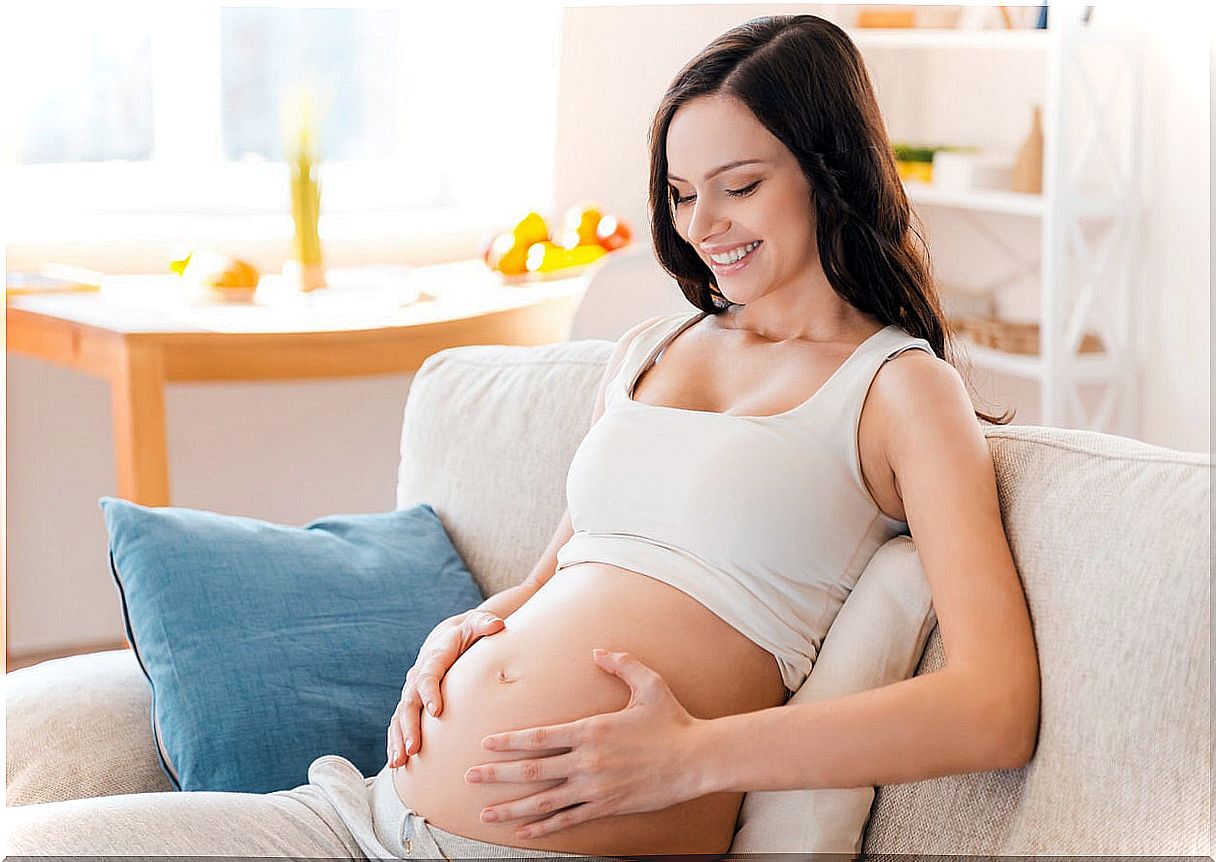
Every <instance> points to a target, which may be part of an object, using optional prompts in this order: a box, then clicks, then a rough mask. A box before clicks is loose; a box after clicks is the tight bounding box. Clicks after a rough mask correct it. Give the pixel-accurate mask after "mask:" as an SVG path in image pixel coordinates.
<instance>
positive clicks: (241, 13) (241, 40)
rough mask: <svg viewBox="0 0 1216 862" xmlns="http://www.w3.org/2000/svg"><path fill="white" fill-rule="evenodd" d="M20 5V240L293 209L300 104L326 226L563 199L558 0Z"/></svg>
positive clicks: (15, 96)
mask: <svg viewBox="0 0 1216 862" xmlns="http://www.w3.org/2000/svg"><path fill="white" fill-rule="evenodd" d="M21 6H22V7H25V8H23V9H21V10H20V11H11V10H9V11H7V12H6V13H5V14H6V16H7V20H6V22H5V24H4V26H3V27H0V29H3V30H7V31H8V33H7V34H6V35H4V36H2V37H0V39H3V41H4V43H5V44H4V45H3V46H0V47H3V48H4V49H5V56H4V57H3V58H0V63H3V64H4V67H5V68H4V74H5V76H6V78H7V79H8V80H10V81H12V80H20V82H21V86H19V87H10V88H9V90H10V99H9V104H8V109H7V111H6V116H5V120H6V122H5V129H6V131H5V141H4V149H3V169H4V174H5V177H4V179H5V181H6V182H5V198H6V205H7V208H8V209H9V212H10V216H12V218H11V219H10V222H11V224H12V226H13V228H14V230H13V231H12V235H13V237H14V238H15V239H16V240H17V241H20V238H21V235H22V231H23V229H24V227H25V226H26V225H28V224H38V223H40V224H42V225H43V226H44V227H45V226H47V225H49V226H50V227H51V228H52V229H53V228H54V225H56V224H58V223H60V222H63V221H65V220H68V219H70V218H71V217H73V216H90V215H92V216H97V215H148V216H155V215H161V214H163V215H168V216H172V215H174V214H182V215H189V216H191V217H195V218H197V217H207V216H211V217H214V218H217V219H222V218H225V217H231V216H234V215H265V216H268V217H269V216H272V215H284V214H286V212H287V209H286V207H287V201H288V191H287V169H286V165H285V164H284V162H283V155H284V151H285V150H284V146H285V142H286V141H287V140H288V129H287V127H286V126H285V116H286V109H287V106H288V105H289V104H291V103H292V99H294V98H296V97H297V96H298V95H299V94H300V93H301V92H307V93H308V95H309V98H310V99H311V101H312V102H313V104H314V105H316V106H318V109H319V116H318V135H317V143H318V150H319V156H320V158H321V182H322V211H323V214H328V215H330V216H343V215H351V214H367V213H375V212H382V213H389V212H396V213H407V212H410V211H418V212H422V211H438V210H447V211H466V210H467V211H469V212H471V213H472V212H475V213H479V214H484V213H489V212H504V211H508V210H509V211H517V210H520V209H521V208H523V209H527V208H536V207H545V206H548V205H549V202H550V201H551V200H552V194H553V178H552V171H553V146H554V140H553V139H554V135H555V128H556V118H555V112H556V102H557V60H558V46H557V41H558V30H559V25H560V15H561V7H560V5H558V4H557V3H556V2H553V3H547V4H537V5H536V6H529V7H527V11H526V12H525V11H522V9H521V7H516V6H514V5H513V4H486V5H484V6H483V5H477V6H476V7H462V6H460V5H458V4H456V5H452V6H443V5H441V4H412V3H411V4H384V3H380V4H377V3H375V2H371V3H344V2H341V0H337V2H328V3H325V4H310V3H307V2H303V3H301V2H296V3H280V2H273V0H270V2H262V3H258V4H256V5H254V4H241V3H213V2H185V3H180V4H179V3H130V2H128V3H125V4H124V3H110V4H98V5H94V6H81V5H77V4H74V3H73V4H71V5H67V4H59V5H55V4H50V5H42V4H37V5H36V4H21ZM324 218H325V215H323V221H324Z"/></svg>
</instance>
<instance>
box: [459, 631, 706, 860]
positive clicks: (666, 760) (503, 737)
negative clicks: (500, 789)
mask: <svg viewBox="0 0 1216 862" xmlns="http://www.w3.org/2000/svg"><path fill="white" fill-rule="evenodd" d="M594 660H595V662H596V663H597V664H598V665H599V666H600V668H602V669H603V670H604V671H606V672H607V673H611V674H614V675H616V676H618V677H620V678H621V679H622V680H624V681H625V683H626V684H627V685H628V686H629V691H630V697H629V703H627V704H626V705H625V707H624V708H623V709H620V710H617V711H616V712H606V713H602V714H599V715H593V716H589V717H588V718H582V719H579V720H578V721H571V722H568V723H566V724H554V725H548V726H545V727H531V728H527V729H525V730H516V731H510V732H506V733H496V734H493V735H491V736H487V737H485V738H484V739H482V741H481V744H482V747H483V748H487V749H490V750H492V751H540V750H545V749H554V748H569V749H570V751H569V752H568V753H566V754H552V755H548V756H545V757H540V758H537V759H533V760H505V761H495V762H493V763H484V764H479V765H477V766H474V767H471V768H470V769H469V770H468V772H466V773H465V781H466V782H470V783H474V782H480V783H482V784H486V783H491V782H535V781H549V780H555V779H565V782H564V783H563V784H558V785H555V786H553V787H550V788H548V789H546V790H543V791H541V792H540V793H536V794H533V795H532V796H526V797H523V798H522V799H515V800H511V801H507V802H501V803H498V804H496V805H492V806H490V807H489V808H485V809H483V810H482V813H481V819H482V821H483V822H496V823H501V822H504V821H508V820H517V819H520V818H525V817H537V816H538V815H545V814H551V812H557V813H556V814H551V816H549V817H547V818H544V819H538V820H535V821H534V822H532V823H528V824H526V825H525V826H522V827H520V829H518V830H517V831H516V833H515V834H516V836H517V837H520V838H537V837H539V836H541V835H549V834H551V833H553V832H557V831H559V830H561V829H565V828H566V827H568V826H573V825H574V824H576V823H582V822H583V821H585V820H594V819H596V818H598V817H606V816H608V815H612V814H633V813H636V812H642V811H657V810H659V809H661V808H667V807H668V806H671V805H675V804H676V803H679V802H684V801H685V800H688V799H695V798H697V797H699V796H703V795H705V793H706V792H707V791H706V790H704V789H702V783H703V780H704V777H703V775H702V772H701V766H702V763H703V760H702V757H701V756H700V754H699V753H700V751H702V750H703V749H702V748H701V746H702V744H703V740H704V737H705V735H706V731H705V729H706V726H707V725H708V721H706V720H703V719H698V718H694V717H693V716H691V715H689V713H688V711H687V710H686V709H684V707H683V706H682V705H681V704H680V702H679V701H678V700H676V697H675V695H674V694H672V692H671V689H670V688H668V686H667V683H666V682H665V681H664V680H663V677H661V676H660V675H659V674H658V673H657V672H656V671H654V670H652V669H651V668H649V667H647V666H646V665H644V664H642V663H641V662H640V661H638V660H637V659H636V658H634V657H633V656H631V655H629V654H628V653H609V652H605V651H604V650H595V651H594ZM571 805H573V806H576V807H574V808H569V807H568V806H571ZM559 809H566V810H559ZM487 812H490V813H492V814H493V815H496V816H493V817H490V818H487V816H486V815H487Z"/></svg>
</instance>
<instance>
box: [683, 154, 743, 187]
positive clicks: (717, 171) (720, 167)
mask: <svg viewBox="0 0 1216 862" xmlns="http://www.w3.org/2000/svg"><path fill="white" fill-rule="evenodd" d="M762 164H764V160H763V159H740V160H739V161H737V162H727V163H726V164H724V165H718V166H717V167H716V168H714V169H713V170H712V171H710V172H709V173H707V174H706V175H705V179H707V180H712V179H713V178H714V177H716V176H717V175H718V174H720V173H722V172H723V171H729V170H730V169H731V168H737V167H739V166H740V165H762ZM667 179H669V180H679V181H680V182H682V183H686V182H688V180H686V179H684V178H683V177H677V176H676V175H675V174H668V175H667Z"/></svg>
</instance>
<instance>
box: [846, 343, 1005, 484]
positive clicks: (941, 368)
mask: <svg viewBox="0 0 1216 862" xmlns="http://www.w3.org/2000/svg"><path fill="white" fill-rule="evenodd" d="M868 400H869V401H871V402H873V404H872V406H873V408H874V412H875V415H876V416H877V418H879V419H880V422H879V427H880V428H882V429H883V430H884V435H883V436H884V446H883V448H884V449H885V450H886V452H887V459H888V461H889V462H890V464H891V467H892V468H893V469H895V470H896V471H897V472H898V467H899V464H900V463H901V462H904V461H906V459H907V457H908V453H910V452H915V453H918V457H922V458H923V457H924V456H926V455H928V454H929V450H931V449H932V450H937V449H942V448H949V447H951V446H954V445H958V444H960V443H963V442H964V441H967V442H969V443H974V442H975V440H976V439H977V438H978V439H979V440H980V441H982V440H983V434H982V431H981V430H980V426H979V420H978V419H977V418H976V415H975V408H974V407H973V406H972V404H971V396H970V394H969V393H968V391H967V384H966V382H965V381H964V380H963V376H962V375H961V374H960V373H959V371H958V369H957V368H955V367H954V366H953V365H951V364H950V363H949V362H947V361H946V360H944V359H942V358H940V357H937V356H933V355H932V354H930V353H927V352H926V351H924V350H905V351H903V352H902V353H900V354H899V355H898V356H895V357H893V358H892V359H889V360H888V361H886V362H884V363H883V364H882V366H880V367H879V369H878V373H877V374H876V375H875V378H874V382H873V384H872V386H871V390H870V396H869V399H868Z"/></svg>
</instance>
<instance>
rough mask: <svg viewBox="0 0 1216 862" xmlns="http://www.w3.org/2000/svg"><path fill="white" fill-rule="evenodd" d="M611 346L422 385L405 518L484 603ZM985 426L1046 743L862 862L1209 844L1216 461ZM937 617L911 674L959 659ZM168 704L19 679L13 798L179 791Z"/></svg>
mask: <svg viewBox="0 0 1216 862" xmlns="http://www.w3.org/2000/svg"><path fill="white" fill-rule="evenodd" d="M610 347H611V344H610V342H608V341H605V340H599V339H583V340H576V341H569V342H560V343H555V344H550V345H544V346H540V347H508V346H498V345H483V346H474V347H460V348H454V349H450V350H445V351H442V352H441V353H438V354H436V355H434V356H432V357H431V358H430V359H428V360H427V362H426V363H425V364H424V365H423V367H422V368H421V369H420V371H419V372H418V374H417V375H416V377H415V378H414V381H413V383H412V385H411V390H410V393H409V397H408V401H407V404H406V409H405V417H404V426H403V433H402V458H401V463H400V471H399V476H398V497H397V503H398V506H399V507H405V506H410V505H413V504H415V503H419V502H428V503H430V504H432V505H433V506H434V508H435V510H436V511H437V512H438V513H439V515H440V517H441V518H442V520H443V522H444V525H445V526H446V527H447V529H448V531H449V532H450V534H451V536H452V538H453V541H454V542H455V544H456V547H457V549H458V550H459V551H460V553H461V554H462V556H463V557H464V559H465V561H466V562H467V564H468V566H469V568H470V569H471V570H472V571H473V573H474V575H475V576H476V578H477V580H478V582H479V583H480V585H481V587H482V588H483V590H484V591H486V592H487V593H489V592H494V591H497V590H500V589H502V588H504V587H506V586H508V585H510V584H512V583H515V582H517V581H518V580H519V579H520V578H522V577H523V575H524V574H525V573H526V572H528V571H529V570H530V568H531V567H532V565H533V564H534V563H535V561H536V559H538V558H539V556H540V554H541V552H542V550H543V548H544V546H545V544H546V542H547V540H548V539H549V537H550V535H551V531H552V529H553V525H554V524H555V523H556V522H557V520H558V518H559V516H560V515H561V512H562V509H563V507H564V505H565V499H564V480H565V474H566V470H567V466H568V464H569V461H570V458H571V456H572V455H573V452H574V450H575V448H576V446H577V445H578V443H579V440H580V439H581V437H582V435H583V434H584V433H585V432H586V429H587V427H588V423H589V421H590V417H591V408H592V403H593V398H594V394H595V388H596V384H597V383H598V381H599V378H600V375H601V372H602V369H603V366H604V363H605V362H606V360H607V358H608V354H609V351H610ZM985 433H986V434H987V437H988V441H989V444H990V446H991V448H992V451H993V454H994V457H995V461H996V469H997V477H998V480H999V486H1000V495H1001V503H1002V509H1003V512H1004V517H1005V524H1006V529H1007V532H1008V536H1009V540H1010V543H1011V545H1012V548H1013V551H1014V555H1015V558H1016V561H1017V564H1018V569H1019V571H1020V574H1021V577H1022V580H1023V583H1024V585H1025V588H1026V591H1027V595H1028V598H1029V603H1030V609H1031V613H1032V617H1033V621H1034V627H1035V633H1036V640H1037V645H1038V649H1039V656H1040V664H1041V670H1042V720H1041V727H1040V734H1039V740H1038V747H1037V750H1036V752H1035V755H1034V758H1033V759H1032V761H1031V762H1030V764H1029V765H1028V766H1026V767H1025V768H1023V769H1019V770H1010V771H1000V772H988V773H981V774H973V775H968V776H958V777H947V778H940V779H935V780H928V781H922V782H917V783H913V784H903V785H893V786H887V787H881V788H878V789H877V792H876V793H873V792H871V791H868V790H866V791H860V792H863V793H866V794H869V795H866V796H864V797H861V798H862V799H863V801H864V802H865V803H866V804H865V805H864V806H863V807H862V809H861V810H862V812H863V814H862V819H861V820H860V821H858V823H857V824H856V826H857V829H860V828H861V826H862V824H864V823H865V814H867V813H868V814H869V815H870V816H869V822H868V825H866V826H865V833H864V845H863V847H862V849H863V850H864V851H865V852H867V853H881V852H889V853H923V854H930V853H932V854H937V853H943V854H1002V855H1014V854H1027V855H1041V854H1143V855H1147V854H1179V855H1182V854H1188V855H1196V854H1203V855H1207V854H1209V853H1210V852H1211V845H1210V832H1209V827H1210V812H1211V800H1212V794H1211V775H1210V766H1211V736H1210V730H1209V705H1210V697H1209V682H1210V679H1209V676H1210V650H1209V637H1210V631H1211V627H1210V620H1209V611H1210V589H1209V587H1210V561H1211V558H1210V511H1211V510H1210V500H1211V497H1210V484H1211V477H1212V465H1211V456H1210V454H1195V453H1185V452H1177V451H1172V450H1168V449H1163V448H1158V447H1154V446H1150V445H1146V444H1143V443H1140V442H1137V441H1134V440H1130V439H1126V438H1121V437H1115V436H1110V435H1103V434H1098V433H1090V432H1079V431H1067V430H1057V429H1046V428H1038V427H1031V426H1017V427H994V428H988V429H987V430H986V432H985ZM892 542H903V543H905V545H904V547H906V548H911V547H912V543H911V541H910V540H909V539H907V538H906V537H897V539H893V540H892ZM101 550H102V549H99V553H101ZM886 550H887V549H886V548H884V549H883V551H880V554H879V555H878V556H876V558H875V561H874V562H873V563H872V564H871V567H870V568H868V569H867V570H866V572H864V573H863V575H862V578H861V581H860V582H859V590H858V591H860V585H861V584H865V583H867V582H868V581H869V580H871V579H873V578H875V577H877V575H875V574H872V572H871V570H879V571H881V569H882V567H883V566H896V565H906V564H907V559H908V558H907V556H906V555H904V556H900V555H898V554H893V553H884V551H886ZM913 559H915V557H914V554H913ZM917 565H918V563H917ZM922 574H923V573H922ZM858 591H855V593H854V596H850V601H849V602H846V604H845V610H847V609H848V608H849V605H850V602H852V601H853V599H854V598H855V596H856V595H857V592H858ZM927 607H928V605H927V602H926V608H927ZM844 613H845V611H844V610H842V612H841V614H842V617H843V615H844ZM838 621H839V618H838ZM934 622H935V620H933V619H932V618H929V625H926V626H925V629H924V636H925V638H926V639H927V647H926V648H925V649H924V650H923V655H922V652H921V650H920V648H919V645H918V646H917V650H916V652H915V653H914V656H915V658H916V659H917V660H914V661H912V662H911V663H910V664H908V666H907V668H906V669H905V670H906V671H908V672H910V671H912V670H913V669H914V670H915V672H916V673H928V672H931V671H933V670H935V669H937V668H939V667H941V666H942V662H943V653H942V643H941V638H940V634H939V632H938V631H937V629H936V628H935V627H934V626H933V625H932V624H933V623H934ZM837 628H838V626H835V625H834V626H833V629H832V631H830V632H829V633H828V637H827V639H826V640H825V642H824V648H823V651H822V653H821V663H820V664H821V665H822V664H823V663H824V662H825V661H826V655H827V654H828V651H829V650H830V649H832V648H833V646H832V644H833V638H834V636H836V633H837ZM921 643H922V644H923V643H925V641H921ZM836 649H840V647H836ZM878 660H882V657H881V656H880V657H879V659H878ZM403 671H404V669H403ZM819 671H820V666H817V667H816V669H815V672H814V673H812V679H814V678H815V677H816V675H817V674H818V673H819ZM149 707H150V699H149V692H148V687H147V684H146V683H145V681H144V679H143V677H142V676H141V673H140V670H139V668H138V666H137V665H136V663H135V661H134V659H133V657H132V656H131V654H130V653H129V652H126V651H115V652H106V653H98V654H94V655H88V656H77V657H72V658H68V659H60V660H55V661H50V662H45V663H43V664H41V665H36V666H34V667H31V668H27V669H24V670H21V671H17V672H15V673H13V674H10V675H9V676H8V687H7V719H8V761H7V770H6V781H7V786H8V804H9V805H21V804H28V803H34V802H42V801H50V800H56V799H67V798H78V797H88V796H98V795H105V794H114V793H132V792H146V791H157V790H168V789H169V785H168V783H167V781H166V779H165V778H164V776H163V775H162V774H161V771H160V768H159V767H158V765H157V759H156V755H155V753H154V747H153V741H152V736H151V733H150V730H149ZM858 792H859V791H857V790H853V791H847V793H851V794H854V795H853V796H843V795H842V796H840V797H839V799H841V800H845V801H846V802H848V804H849V805H852V804H854V803H855V802H856V800H857V799H858V797H857V796H856V795H855V794H856V793H858ZM754 796H756V794H753V795H750V796H749V800H750V799H752V798H753V797H754ZM787 798H788V797H787ZM821 798H822V799H823V800H827V801H829V802H830V801H831V799H833V798H834V797H831V795H830V794H825V795H823V796H822V797H821ZM871 798H872V799H873V808H872V809H871V808H870V807H869V804H868V803H869V800H870V799H871ZM850 800H851V801H850ZM746 807H747V803H745V811H746ZM847 807H848V806H847V805H845V807H844V808H842V809H841V810H842V811H844V810H845V809H846V808H847ZM819 814H820V816H822V814H823V811H822V810H821V811H820V812H819ZM842 816H843V815H842ZM850 816H851V815H850ZM791 818H793V819H797V815H796V814H795V815H791ZM752 825H753V827H755V829H753V834H752V836H751V837H752V840H751V841H750V842H749V844H748V847H747V848H744V849H754V848H757V847H767V848H768V849H785V850H790V849H793V850H797V849H805V848H800V847H791V846H789V842H790V841H791V840H793V839H791V838H789V836H790V835H793V834H795V831H787V826H789V828H790V829H791V830H792V829H793V826H794V824H776V825H775V824H774V823H772V822H767V823H763V824H761V823H760V821H759V820H756V821H755V822H753V824H752ZM761 828H763V829H764V830H765V832H764V833H763V834H761V835H759V836H758V837H759V839H760V840H757V835H756V834H755V830H758V829H761ZM843 828H844V832H846V833H847V831H848V828H850V827H849V824H847V823H846V824H844V827H843ZM765 842H767V843H765ZM783 842H784V843H783ZM734 849H736V850H739V849H741V848H738V847H736V848H734ZM843 849H846V850H847V849H848V848H843Z"/></svg>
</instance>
